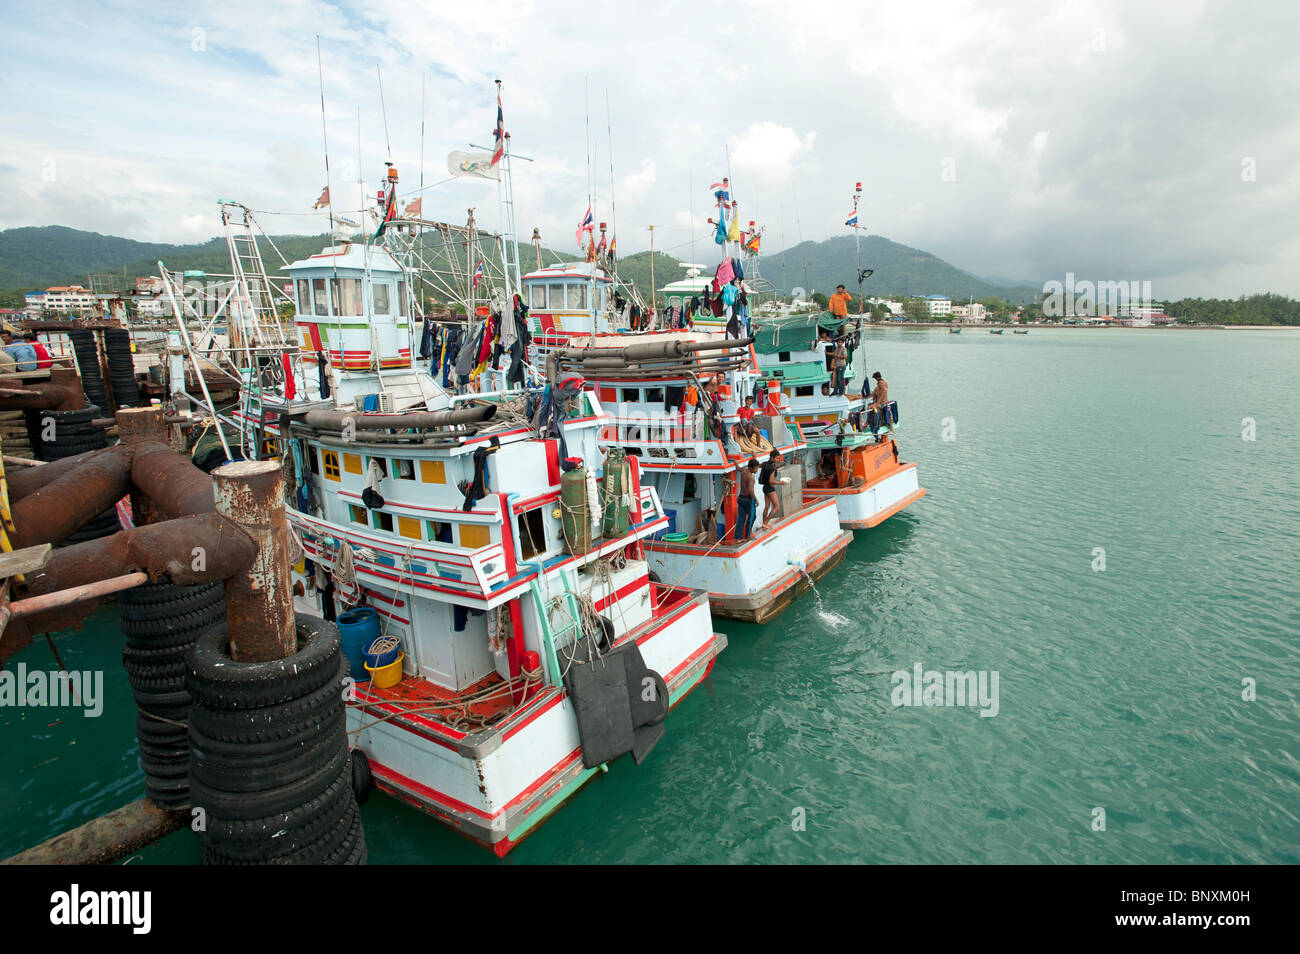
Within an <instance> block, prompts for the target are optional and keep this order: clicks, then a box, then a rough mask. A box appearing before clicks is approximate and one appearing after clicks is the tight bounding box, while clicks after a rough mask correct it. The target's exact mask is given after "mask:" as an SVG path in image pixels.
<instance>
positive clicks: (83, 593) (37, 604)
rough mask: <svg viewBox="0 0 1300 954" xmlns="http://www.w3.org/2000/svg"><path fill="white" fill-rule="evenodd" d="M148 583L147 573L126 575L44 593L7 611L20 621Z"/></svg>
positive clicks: (10, 607)
mask: <svg viewBox="0 0 1300 954" xmlns="http://www.w3.org/2000/svg"><path fill="white" fill-rule="evenodd" d="M148 582H149V575H148V574H147V573H127V574H125V575H123V576H114V577H111V578H110V579H107V580H100V581H99V582H97V583H85V584H83V585H81V586H70V587H68V588H67V589H64V590H56V591H55V592H53V593H46V594H45V595H44V596H33V597H31V598H30V599H25V600H18V601H17V602H15V603H10V604H9V611H10V613H12V614H13V616H12V618H13V619H21V618H22V617H24V616H31V615H32V614H33V613H43V612H45V611H46V610H53V609H62V608H63V607H65V606H71V605H72V604H73V603H80V602H81V601H82V600H93V599H99V598H100V597H101V596H108V595H109V594H111V593H120V592H122V590H129V589H131V588H132V587H134V586H139V585H140V584H141V583H148Z"/></svg>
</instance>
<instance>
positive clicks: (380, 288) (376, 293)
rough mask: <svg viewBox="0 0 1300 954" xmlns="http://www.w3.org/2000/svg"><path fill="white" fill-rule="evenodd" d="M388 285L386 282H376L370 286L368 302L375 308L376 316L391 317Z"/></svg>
mask: <svg viewBox="0 0 1300 954" xmlns="http://www.w3.org/2000/svg"><path fill="white" fill-rule="evenodd" d="M388 290H389V285H388V284H387V283H386V282H376V283H375V284H373V285H371V286H370V300H371V302H372V303H373V304H374V306H375V314H376V315H391V314H392V313H393V312H392V306H391V304H390V302H389V300H388Z"/></svg>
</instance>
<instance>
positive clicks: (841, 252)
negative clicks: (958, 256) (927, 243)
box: [656, 235, 1038, 304]
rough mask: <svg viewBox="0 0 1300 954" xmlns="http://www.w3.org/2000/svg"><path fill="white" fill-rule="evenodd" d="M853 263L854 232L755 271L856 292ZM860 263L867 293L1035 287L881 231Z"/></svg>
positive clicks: (772, 259) (1022, 295) (953, 293)
mask: <svg viewBox="0 0 1300 954" xmlns="http://www.w3.org/2000/svg"><path fill="white" fill-rule="evenodd" d="M783 259H784V263H785V265H784V269H783V268H782V260H783ZM857 262H858V257H857V246H856V244H855V242H854V240H853V236H851V235H839V236H836V237H835V238H830V239H826V240H825V241H822V242H801V243H800V244H798V245H795V246H794V247H792V248H788V249H786V250H785V253H784V255H782V254H781V253H775V254H768V255H764V256H762V257H761V258H760V259H759V270H760V271H761V273H762V275H763V277H764V278H765V279H767V280H768V281H770V282H771V283H772V284H773V285H776V286H777V287H778V288H784V289H785V290H786V291H787V292H789V291H790V290H792V289H794V288H796V287H804V289H805V291H806V292H807V293H808V294H809V295H811V294H812V292H813V291H814V290H816V291H819V292H822V293H824V294H830V293H831V292H833V291H834V290H835V286H836V285H844V286H845V287H846V288H847V289H848V291H849V292H850V293H851V294H854V295H856V294H857V291H858V288H857V268H858V265H857ZM805 263H806V264H807V268H808V270H807V279H806V284H805V278H804V265H805ZM862 267H863V268H870V269H873V270H874V274H872V275H871V277H870V278H868V279H867V280H866V281H865V282H863V283H862V292H863V294H865V295H867V296H868V297H881V298H884V297H889V296H896V297H907V296H924V295H947V296H948V297H949V298H951V299H952V300H953V301H958V302H963V301H966V300H967V299H968V298H974V299H976V300H977V301H978V300H979V299H982V298H991V297H995V296H996V297H999V298H1004V299H1006V300H1007V301H1010V302H1014V303H1017V304H1020V303H1023V302H1027V301H1032V300H1033V298H1034V295H1035V293H1036V292H1038V289H1035V288H1034V287H1032V286H1027V285H1015V286H1008V285H1000V284H995V283H993V282H989V281H985V280H984V279H981V278H976V277H975V276H974V275H972V274H970V273H969V272H964V271H962V270H961V269H959V268H957V267H955V266H953V265H950V264H949V263H947V262H945V261H944V260H943V259H941V258H938V257H936V256H934V255H931V254H930V253H929V252H924V251H921V250H920V249H916V248H909V247H908V246H906V245H899V244H898V243H897V242H891V241H890V240H889V239H887V238H883V237H881V236H879V235H869V236H866V237H865V238H863V239H862ZM783 271H784V276H785V277H784V280H782V272H783ZM656 277H657V276H656Z"/></svg>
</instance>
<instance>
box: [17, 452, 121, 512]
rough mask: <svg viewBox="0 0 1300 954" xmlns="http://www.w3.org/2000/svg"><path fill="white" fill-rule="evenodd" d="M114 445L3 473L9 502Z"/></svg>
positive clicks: (51, 481)
mask: <svg viewBox="0 0 1300 954" xmlns="http://www.w3.org/2000/svg"><path fill="white" fill-rule="evenodd" d="M117 449H118V448H115V447H101V448H99V449H98V450H92V451H86V452H85V453H84V454H78V455H77V456H75V457H65V458H63V459H62V460H51V461H34V462H33V463H37V464H41V465H42V466H40V467H28V468H27V469H25V470H22V471H14V473H12V474H9V473H6V474H5V481H6V482H7V483H8V484H9V502H10V503H11V504H12V503H14V502H15V501H18V500H21V499H22V498H23V497H26V496H27V495H28V494H31V493H35V492H36V491H38V490H40V489H41V488H42V487H44V486H46V485H47V484H51V483H53V482H54V481H56V480H58V479H59V478H60V477H62V476H63V475H64V474H66V473H68V472H69V471H72V470H76V469H77V468H78V467H80V466H81V465H82V464H84V463H85V462H86V461H88V460H93V459H94V458H96V457H99V456H100V455H102V454H107V453H108V452H109V451H114V450H117Z"/></svg>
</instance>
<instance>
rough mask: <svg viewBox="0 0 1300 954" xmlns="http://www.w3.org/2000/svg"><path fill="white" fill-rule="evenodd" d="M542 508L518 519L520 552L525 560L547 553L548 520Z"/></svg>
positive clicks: (537, 508) (526, 513)
mask: <svg viewBox="0 0 1300 954" xmlns="http://www.w3.org/2000/svg"><path fill="white" fill-rule="evenodd" d="M543 509H544V508H542V507H535V508H534V509H532V510H527V511H524V512H523V513H521V514H520V515H519V517H518V518H517V521H516V522H517V532H518V537H519V552H520V554H521V555H522V556H523V558H524V559H525V560H531V559H532V558H533V557H535V556H537V555H538V554H539V553H545V552H546V520H545V517H544V516H543V514H542V510H543Z"/></svg>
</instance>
